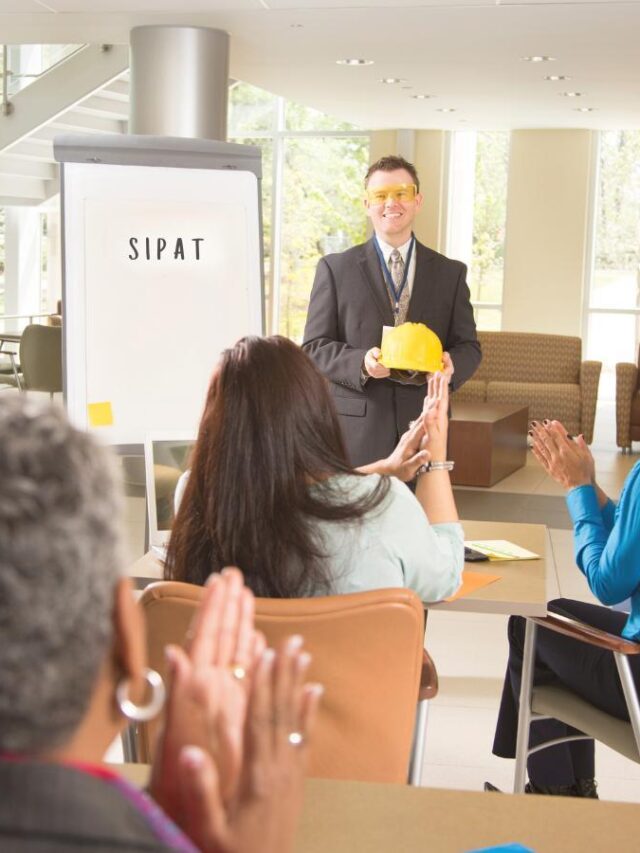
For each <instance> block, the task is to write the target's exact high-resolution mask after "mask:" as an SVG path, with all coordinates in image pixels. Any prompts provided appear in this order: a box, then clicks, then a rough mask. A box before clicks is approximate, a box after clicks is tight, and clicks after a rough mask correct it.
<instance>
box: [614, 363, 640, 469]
mask: <svg viewBox="0 0 640 853" xmlns="http://www.w3.org/2000/svg"><path fill="white" fill-rule="evenodd" d="M639 378H640V350H638V364H631V363H630V362H620V363H619V364H616V444H617V445H618V447H621V448H622V449H623V451H625V452H630V451H631V442H632V441H640V384H639Z"/></svg>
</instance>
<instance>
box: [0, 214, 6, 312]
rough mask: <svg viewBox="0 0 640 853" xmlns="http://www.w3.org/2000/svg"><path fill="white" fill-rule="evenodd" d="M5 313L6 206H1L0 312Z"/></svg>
mask: <svg viewBox="0 0 640 853" xmlns="http://www.w3.org/2000/svg"><path fill="white" fill-rule="evenodd" d="M4 313H5V311H4V207H0V314H4Z"/></svg>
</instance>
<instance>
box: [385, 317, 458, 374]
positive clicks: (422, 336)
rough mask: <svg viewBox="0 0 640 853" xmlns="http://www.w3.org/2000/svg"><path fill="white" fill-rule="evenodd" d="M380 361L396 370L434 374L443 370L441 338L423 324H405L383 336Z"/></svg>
mask: <svg viewBox="0 0 640 853" xmlns="http://www.w3.org/2000/svg"><path fill="white" fill-rule="evenodd" d="M380 364H382V365H383V366H384V367H388V368H393V369H396V370H419V371H421V372H422V373H435V372H436V371H438V370H442V367H443V365H442V344H441V343H440V338H439V337H438V336H437V335H436V333H435V332H432V331H431V329H428V328H427V327H426V326H425V325H424V323H402V324H401V325H400V326H396V327H395V328H394V329H390V330H389V331H388V332H386V334H385V335H384V337H383V339H382V356H381V357H380Z"/></svg>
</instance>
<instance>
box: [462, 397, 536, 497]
mask: <svg viewBox="0 0 640 853" xmlns="http://www.w3.org/2000/svg"><path fill="white" fill-rule="evenodd" d="M451 408H452V415H451V421H450V423H449V449H448V454H447V455H448V457H449V459H453V460H454V462H455V463H456V465H455V468H454V469H453V471H452V472H451V475H452V476H451V482H452V483H453V485H454V486H493V485H494V483H497V482H498V480H502V479H504V477H506V476H507V475H508V474H512V473H513V472H514V471H517V470H518V468H522V467H523V466H524V465H526V462H527V426H528V423H529V408H528V406H512V405H509V404H504V403H456V402H455V399H454V400H453V402H452V404H451Z"/></svg>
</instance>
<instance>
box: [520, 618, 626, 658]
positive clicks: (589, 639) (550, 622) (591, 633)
mask: <svg viewBox="0 0 640 853" xmlns="http://www.w3.org/2000/svg"><path fill="white" fill-rule="evenodd" d="M527 618H528V619H530V620H531V621H532V622H535V623H536V625H539V626H540V627H542V628H546V629H548V630H549V631H555V632H556V633H557V634H564V635H565V636H566V637H572V638H573V639H574V640H580V641H581V642H583V643H588V644H589V645H591V646H598V648H601V649H607V650H608V651H610V652H618V653H620V654H623V655H640V643H634V642H632V641H631V640H625V639H624V638H623V637H619V636H618V635H617V634H609V633H608V632H607V631H601V630H600V628H593V627H592V626H591V625H586V624H585V623H584V622H578V620H577V619H570V618H569V617H568V616H561V615H560V614H559V613H550V614H549V615H548V616H545V617H544V618H541V617H539V616H528V617H527Z"/></svg>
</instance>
